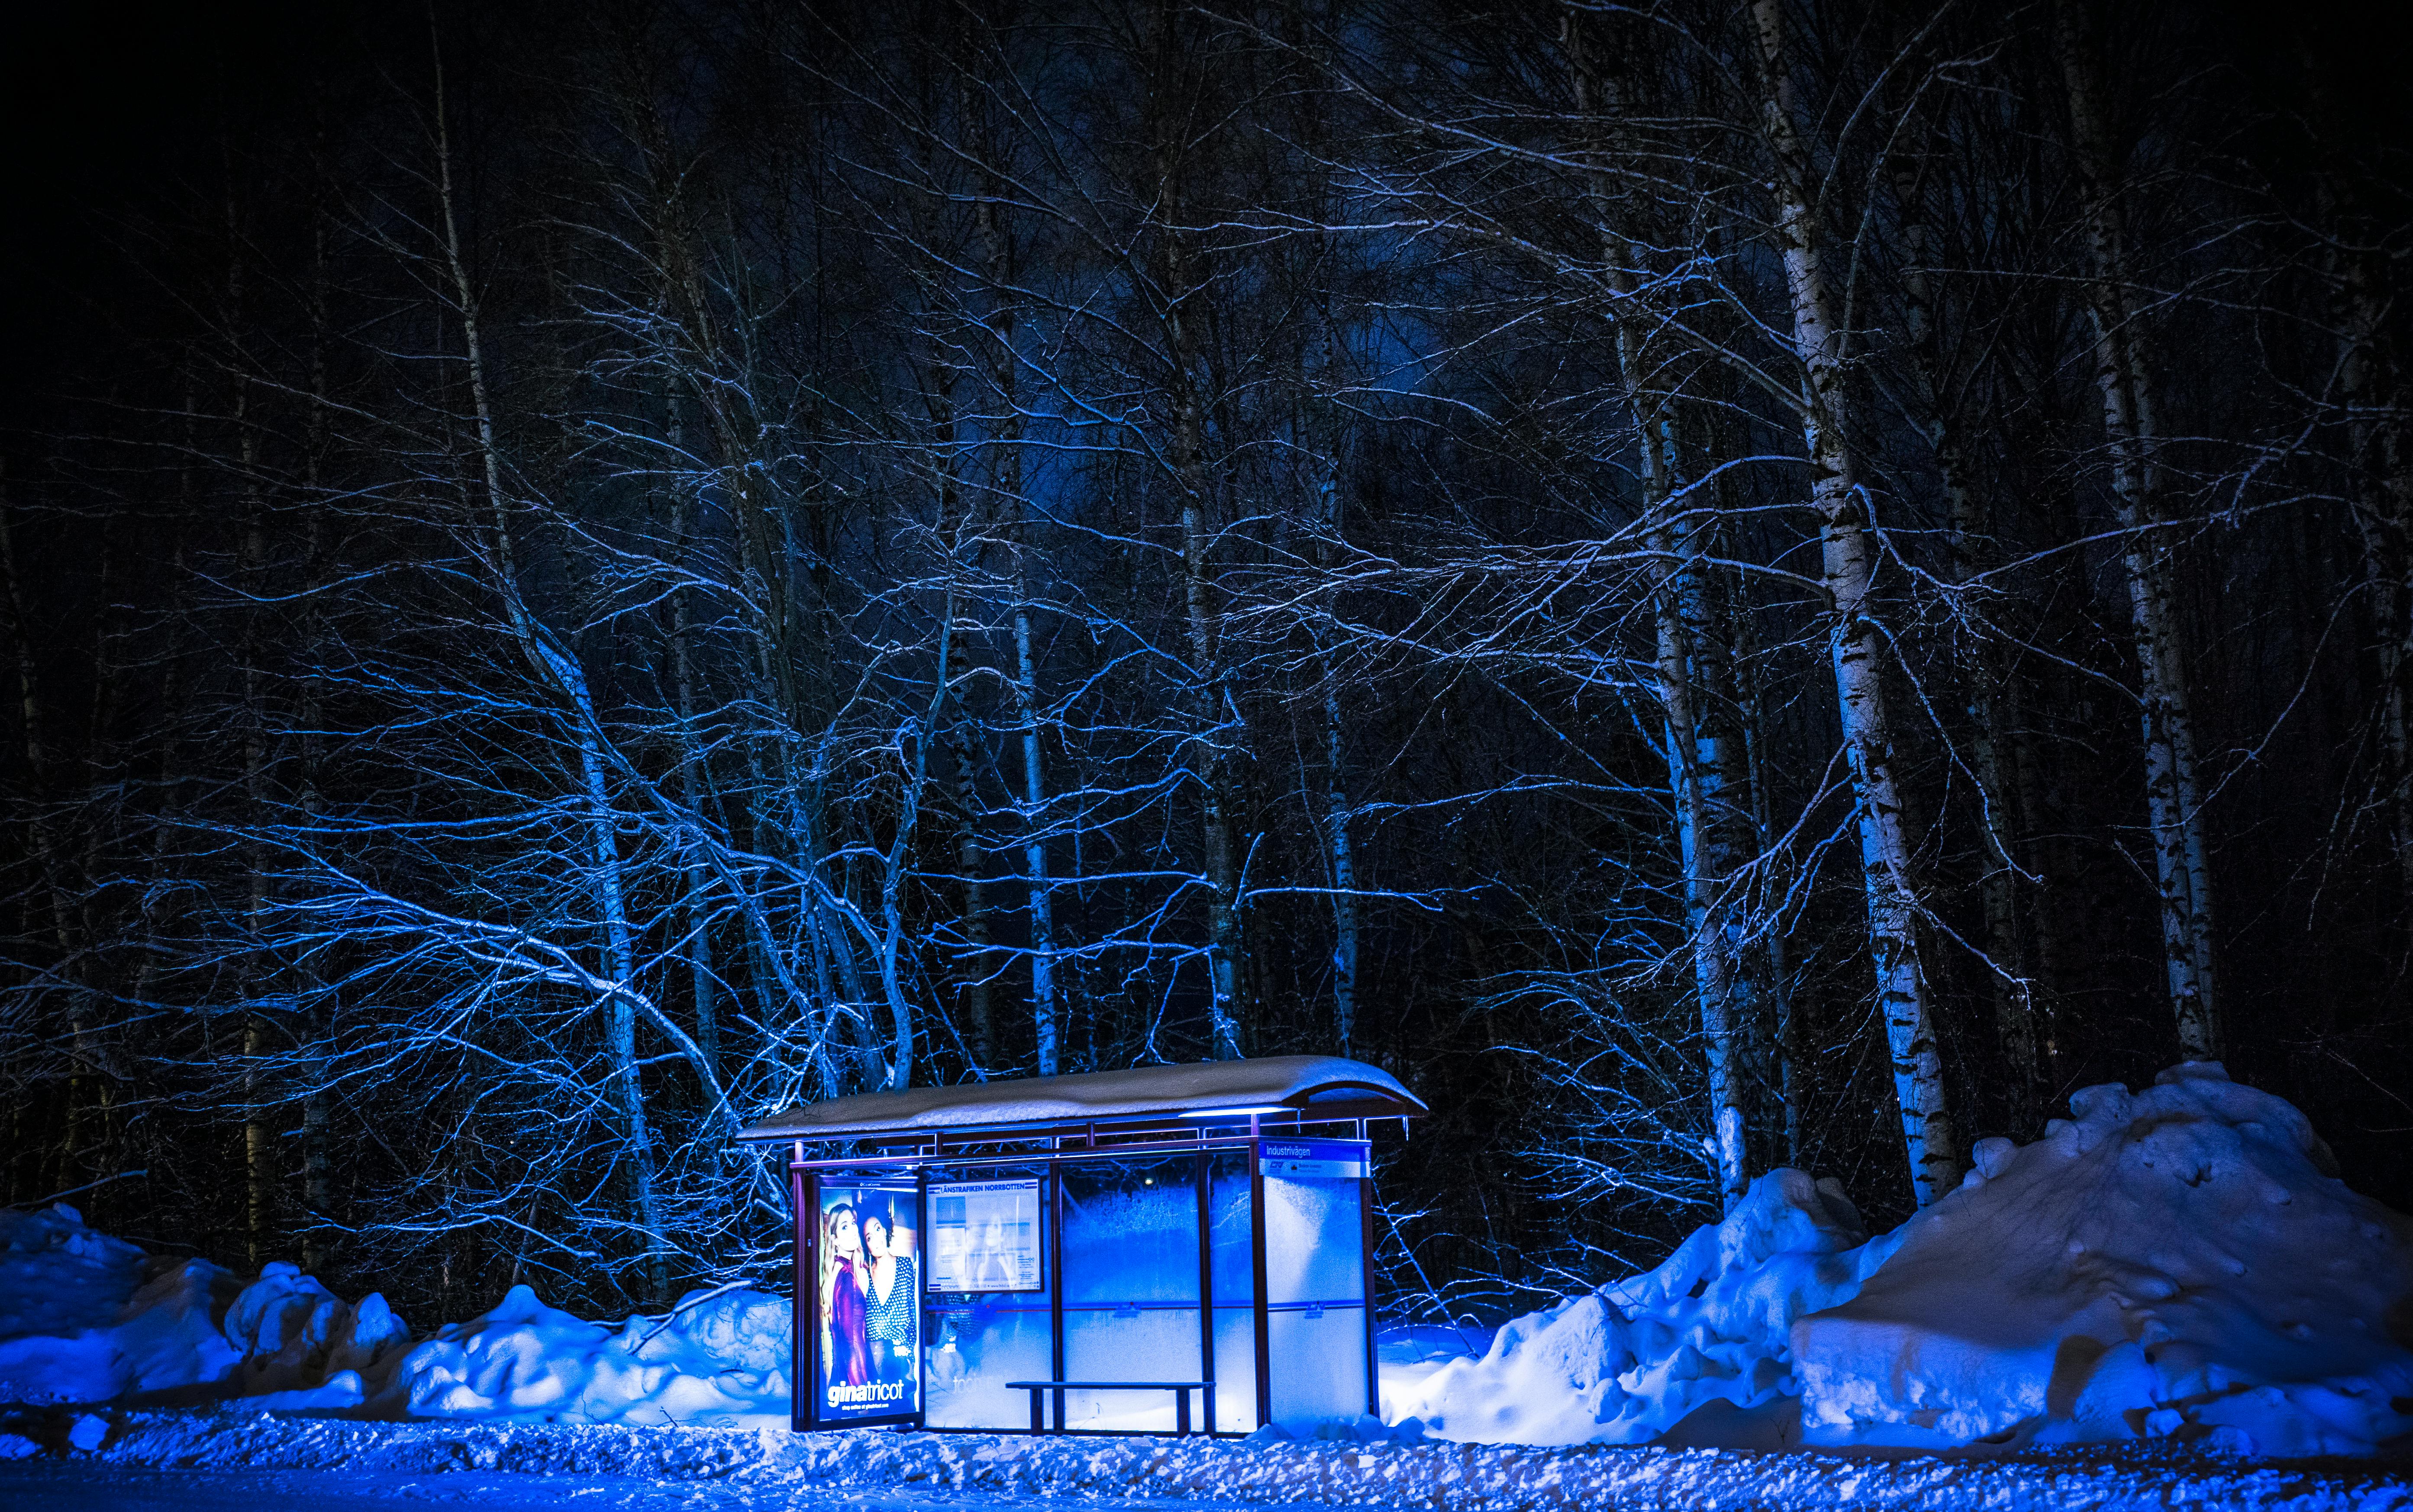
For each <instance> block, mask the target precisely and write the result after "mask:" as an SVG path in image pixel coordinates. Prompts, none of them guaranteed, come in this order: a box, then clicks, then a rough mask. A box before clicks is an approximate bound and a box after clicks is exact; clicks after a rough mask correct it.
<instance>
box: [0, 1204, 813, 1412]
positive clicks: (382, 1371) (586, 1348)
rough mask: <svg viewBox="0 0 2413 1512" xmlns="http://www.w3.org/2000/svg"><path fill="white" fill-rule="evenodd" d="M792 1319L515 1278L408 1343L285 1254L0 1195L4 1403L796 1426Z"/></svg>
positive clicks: (747, 1294)
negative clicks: (621, 1318) (168, 1241)
mask: <svg viewBox="0 0 2413 1512" xmlns="http://www.w3.org/2000/svg"><path fill="white" fill-rule="evenodd" d="M790 1317H791V1314H790V1310H789V1306H788V1302H787V1299H786V1298H784V1297H767V1296H764V1295H763V1294H762V1293H761V1292H752V1291H739V1290H731V1289H717V1290H713V1291H707V1292H696V1293H691V1294H689V1295H688V1297H685V1298H683V1299H682V1300H681V1301H680V1302H679V1304H678V1305H677V1306H676V1307H675V1308H674V1309H673V1311H672V1312H670V1314H668V1315H667V1316H652V1317H647V1316H639V1317H634V1318H630V1319H629V1320H628V1321H627V1322H626V1323H624V1324H622V1325H620V1326H618V1327H610V1326H606V1325H603V1324H598V1323H589V1322H586V1321H585V1320H584V1319H581V1318H577V1317H573V1316H571V1315H570V1313H567V1312H560V1311H558V1310H557V1309H554V1308H549V1307H546V1306H545V1305H544V1304H543V1303H542V1302H540V1301H539V1300H538V1299H537V1297H536V1294H535V1293H534V1292H533V1291H531V1290H529V1289H528V1288H527V1287H526V1286H514V1287H512V1288H511V1291H510V1293H509V1294H508V1295H507V1296H505V1297H504V1298H503V1300H502V1303H501V1305H500V1306H498V1307H496V1308H495V1309H494V1311H492V1312H488V1313H486V1314H484V1315H483V1316H481V1317H478V1318H473V1319H471V1320H470V1321H468V1322H467V1323H461V1324H454V1325H452V1326H451V1327H445V1328H441V1329H439V1330H437V1333H436V1335H435V1337H434V1338H432V1339H429V1340H427V1341H426V1342H421V1343H417V1344H416V1346H415V1347H414V1342H413V1340H412V1337H411V1333H410V1330H409V1328H408V1327H407V1326H405V1324H404V1323H403V1321H402V1319H400V1318H399V1317H396V1316H395V1315H394V1313H393V1312H392V1309H391V1308H389V1307H388V1306H387V1305H386V1302H385V1298H384V1297H380V1296H377V1295H376V1294H375V1293H372V1294H370V1295H369V1296H367V1297H363V1298H362V1299H361V1300H359V1301H357V1302H347V1301H345V1300H343V1299H342V1298H340V1297H336V1296H335V1295H334V1294H333V1293H332V1292H330V1291H328V1290H327V1288H326V1287H324V1286H322V1285H320V1284H319V1283H318V1282H317V1281H316V1280H314V1279H312V1278H311V1277H308V1276H305V1275H303V1274H302V1272H301V1271H300V1269H299V1268H298V1267H294V1266H291V1265H288V1264H285V1263H283V1262H276V1263H274V1264H271V1265H269V1266H268V1267H265V1268H264V1269H263V1270H262V1271H261V1272H260V1276H259V1280H257V1281H255V1282H252V1283H251V1284H250V1285H248V1286H246V1285H244V1284H243V1282H241V1281H240V1279H238V1278H237V1277H236V1276H234V1275H233V1274H232V1273H231V1272H229V1271H227V1270H225V1269H223V1268H221V1267H217V1266H214V1265H211V1264H210V1263H209V1262H207V1261H205V1260H185V1261H177V1260H171V1259H162V1258H157V1257H154V1256H150V1255H146V1254H144V1253H142V1252H141V1250H138V1249H136V1248H135V1247H134V1246H133V1245H130V1244H127V1243H126V1242H125V1241H124V1240H122V1239H115V1238H110V1237H109V1236H108V1235H105V1234H97V1233H95V1232H94V1231H93V1230H91V1229H89V1228H87V1227H85V1226H84V1223H83V1220H82V1218H81V1215H79V1214H78V1213H77V1212H76V1210H75V1209H74V1208H67V1207H64V1206H62V1207H55V1208H48V1209H46V1210H44V1211H41V1212H34V1213H27V1212H17V1211H12V1210H7V1209H0V1402H20V1403H26V1404H32V1405H48V1404H61V1403H77V1404H92V1403H99V1402H110V1401H141V1402H146V1403H153V1404H163V1405H164V1404H192V1403H199V1402H204V1401H225V1400H240V1401H242V1402H243V1403H244V1406H246V1407H248V1408H251V1409H254V1410H259V1411H274V1410H301V1409H313V1410H319V1411H338V1410H347V1409H357V1410H360V1411H362V1412H363V1413H364V1414H370V1415H376V1416H419V1417H497V1418H507V1419H514V1420H519V1421H543V1422H568V1423H607V1422H621V1423H674V1422H676V1423H711V1424H719V1425H725V1426H741V1427H750V1426H758V1425H762V1424H770V1423H776V1424H780V1425H784V1424H785V1423H786V1422H787V1420H788V1360H789V1334H790V1327H791V1324H790Z"/></svg>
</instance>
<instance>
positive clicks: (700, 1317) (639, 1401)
mask: <svg viewBox="0 0 2413 1512" xmlns="http://www.w3.org/2000/svg"><path fill="white" fill-rule="evenodd" d="M791 1333H792V1311H791V1309H790V1307H789V1305H788V1302H787V1299H786V1298H784V1297H767V1296H764V1295H763V1294H762V1293H761V1292H751V1291H735V1290H721V1291H711V1292H698V1293H692V1294H690V1295H689V1297H688V1298H687V1299H686V1300H683V1301H682V1302H681V1303H680V1304H679V1306H678V1307H677V1308H675V1309H674V1310H673V1312H671V1314H670V1316H669V1317H667V1318H659V1317H644V1316H640V1317H634V1318H630V1319H629V1321H628V1322H627V1323H626V1324H624V1325H622V1326H621V1327H619V1328H618V1329H617V1330H614V1329H613V1328H611V1327H606V1326H605V1325H602V1324H600V1323H589V1322H586V1321H585V1320H584V1319H582V1318H578V1317H574V1316H572V1315H571V1314H570V1313H568V1312H561V1311H560V1310H559V1309H557V1308H550V1307H547V1306H545V1305H544V1304H543V1303H542V1302H540V1301H539V1300H537V1296H536V1293H535V1292H533V1291H531V1290H529V1289H528V1288H527V1287H526V1286H514V1287H512V1288H511V1291H510V1293H509V1294H508V1295H507V1296H505V1297H504V1298H503V1300H502V1303H501V1305H500V1306H498V1307H496V1309H495V1310H494V1311H493V1312H488V1313H486V1314H485V1315H484V1316H483V1317H481V1318H476V1319H473V1320H471V1321H470V1322H468V1323H464V1324H456V1325H454V1326H452V1327H449V1328H445V1329H443V1330H441V1331H440V1332H438V1333H437V1336H436V1337H435V1338H434V1339H432V1340H430V1341H428V1342H426V1343H423V1344H421V1345H420V1346H419V1347H418V1348H416V1349H414V1350H412V1351H411V1352H410V1353H409V1355H408V1356H406V1357H405V1358H404V1359H403V1360H402V1361H401V1362H400V1365H399V1368H398V1369H397V1370H396V1371H395V1373H394V1378H393V1383H392V1386H390V1387H389V1388H388V1391H387V1393H386V1395H385V1397H384V1398H383V1399H382V1400H381V1401H380V1402H379V1403H378V1405H384V1406H391V1407H396V1408H400V1409H403V1410H406V1411H407V1412H408V1414H409V1415H410V1416H414V1417H501V1418H515V1419H521V1420H526V1421H538V1422H559V1423H648V1424H658V1423H687V1424H708V1425H714V1426H723V1427H749V1426H772V1425H778V1426H783V1427H784V1426H785V1425H786V1424H787V1422H788V1418H789V1403H788V1390H789V1379H788V1369H789V1355H790V1349H791V1343H790V1336H791Z"/></svg>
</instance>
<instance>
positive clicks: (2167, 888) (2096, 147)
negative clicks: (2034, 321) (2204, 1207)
mask: <svg viewBox="0 0 2413 1512" xmlns="http://www.w3.org/2000/svg"><path fill="white" fill-rule="evenodd" d="M2083 24H2084V23H2083V21H2082V18H2081V17H2080V12H2079V7H2078V6H2077V5H2076V4H2075V3H2074V0H2059V3H2058V4H2056V6H2055V7H2054V26H2053V43H2054V50H2055V52H2057V53H2058V54H2059V61H2060V64H2061V68H2062V78H2063V82H2064V83H2065V87H2066V89H2067V91H2068V95H2069V117H2070V135H2071V138H2072V145H2073V146H2074V148H2075V149H2076V151H2075V154H2074V156H2075V159H2076V161H2077V164H2078V169H2079V175H2080V191H2081V200H2082V209H2083V212H2084V215H2085V220H2086V239H2087V250H2088V257H2089V261H2090V264H2091V268H2090V272H2091V274H2092V276H2091V277H2090V279H2089V282H2088V289H2087V292H2088V305H2089V309H2090V312H2091V314H2092V317H2093V319H2094V325H2095V385H2096V387H2097V389H2098V390H2099V391H2100V392H2101V393H2102V398H2103V429H2104V433H2105V436H2106V437H2107V438H2108V439H2109V441H2110V451H2111V493H2112V501H2113V506H2114V510H2115V512H2116V513H2117V515H2118V517H2119V522H2120V528H2121V532H2122V537H2123V539H2122V544H2121V569H2122V574H2123V576H2124V579H2125V580H2126V586H2127V590H2128V614H2129V624H2130V630H2131V633H2132V636H2133V639H2134V642H2135V645H2136V651H2137V673H2138V698H2139V704H2140V714H2141V723H2142V726H2143V739H2144V758H2145V762H2144V764H2145V808H2146V818H2147V823H2148V826H2149V828H2150V830H2151V832H2152V836H2153V844H2154V878H2155V882H2156V884H2157V886H2158V888H2159V892H2160V897H2161V912H2162V954H2163V962H2164V967H2165V975H2166V978H2167V980H2168V983H2169V994H2170V1003H2171V1008H2172V1011H2173V1015H2174V1016H2175V1018H2176V1020H2177V1026H2178V1038H2179V1052H2180V1054H2181V1055H2183V1056H2184V1057H2186V1058H2187V1059H2189V1060H2217V1059H2219V1056H2220V1052H2221V1033H2220V1016H2219V1004H2218V1001H2217V1000H2216V998H2215V997H2214V995H2213V958H2212V954H2213V953H2212V877H2211V857H2210V854H2209V851H2208V847H2207V844H2206V839H2205V833H2204V825H2203V793H2202V785H2201V783H2200V781H2199V780H2198V763H2197V759H2196V750H2195V723H2194V719H2193V716H2192V714H2191V712H2190V710H2189V708H2188V704H2187V689H2186V684H2187V678H2186V658H2185V645H2184V640H2183V639H2182V637H2181V634H2180V630H2179V622H2178V612H2177V607H2176V604H2175V601H2174V598H2175V595H2174V593H2173V591H2172V586H2171V583H2170V563H2169V556H2168V555H2167V553H2166V552H2165V550H2164V549H2163V544H2162V541H2161V540H2160V539H2159V538H2158V536H2157V534H2156V532H2157V529H2158V527H2159V526H2160V525H2161V523H2162V521H2161V511H2160V510H2159V508H2158V501H2157V500H2156V498H2155V497H2154V494H2155V490H2154V467H2155V465H2154V457H2153V444H2154V425H2153V418H2152V417H2153V401H2152V394H2151V391H2150V385H2149V381H2148V375H2147V372H2146V363H2145V358H2144V353H2143V350H2142V344H2141V340H2140V334H2139V321H2138V314H2137V311H2136V310H2135V309H2134V308H2133V307H2132V304H2131V302H2130V299H2129V296H2128V291H2127V290H2128V268H2127V248H2126V232H2125V228H2124V225H2123V217H2122V215H2121V210H2120V206H2119V202H2118V200H2116V198H2115V197H2114V196H2113V194H2112V192H2111V191H2112V185H2111V175H2112V154H2111V143H2110V129H2109V126H2108V125H2107V123H2106V122H2105V120H2104V118H2103V113H2102V108H2101V102H2100V101H2099V99H2098V98H2097V97H2096V93H2095V68H2094V64H2093V60H2092V58H2091V57H2090V56H2089V52H2088V44H2087V40H2086V36H2085V32H2084V30H2083Z"/></svg>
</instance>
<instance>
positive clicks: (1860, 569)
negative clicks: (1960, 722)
mask: <svg viewBox="0 0 2413 1512" xmlns="http://www.w3.org/2000/svg"><path fill="white" fill-rule="evenodd" d="M1752 16H1753V21H1754V25H1755V29H1756V31H1757V34H1758V35H1757V40H1758V45H1759V63H1760V67H1761V71H1762V76H1763V78H1762V82H1763V85H1764V93H1763V97H1762V107H1763V109H1762V120H1763V122H1764V129H1765V132H1766V136H1767V140H1768V146H1769V152H1770V154H1771V155H1772V156H1774V158H1775V166H1776V179H1775V188H1776V193H1777V222H1778V230H1779V233H1780V235H1781V237H1782V239H1783V252H1784V279H1785V288H1786V290H1787V293H1788V294H1789V296H1790V299H1791V304H1792V317H1793V341H1794V347H1795V350H1796V354H1797V355H1798V357H1799V361H1800V363H1801V364H1802V373H1803V384H1802V409H1801V431H1802V441H1803V444H1804V446H1805V447H1806V449H1807V451H1808V452H1809V460H1810V471H1811V503H1812V506H1813V509H1814V510H1815V511H1816V513H1817V517H1818V526H1819V529H1818V537H1819V550H1820V562H1821V567H1822V576H1823V581H1824V583H1825V586H1826V589H1827V592H1828V598H1829V600H1830V603H1831V608H1830V615H1831V617H1830V619H1829V622H1828V652H1829V657H1830V660H1831V661H1832V664H1833V667H1834V674H1835V693H1836V704H1837V708H1838V712H1839V713H1840V715H1841V717H1842V721H1843V744H1844V748H1845V750H1846V753H1847V755H1848V757H1849V759H1850V764H1851V772H1852V785H1853V793H1854V797H1855V799H1856V801H1857V805H1858V829H1859V837H1860V876H1861V885H1862V891H1863V893H1864V894H1865V895H1866V897H1867V899H1868V911H1869V948H1870V954H1871V956H1873V959H1874V964H1875V968H1876V987H1877V1007H1878V1012H1879V1015H1880V1016H1881V1017H1882V1018H1883V1019H1884V1022H1885V1028H1886V1043H1887V1049H1888V1051H1889V1052H1890V1055H1891V1059H1892V1062H1893V1083H1894V1096H1895V1100H1896V1102H1897V1103H1898V1104H1899V1105H1900V1108H1901V1113H1902V1144H1903V1147H1904V1150H1905V1153H1906V1154H1907V1156H1908V1159H1909V1164H1910V1180H1911V1191H1912V1193H1913V1194H1914V1195H1915V1196H1916V1197H1917V1201H1918V1205H1919V1206H1920V1207H1922V1208H1923V1207H1926V1206H1927V1205H1928V1204H1930V1203H1932V1202H1933V1201H1935V1200H1936V1199H1937V1198H1939V1197H1941V1196H1943V1195H1944V1194H1945V1193H1947V1192H1949V1191H1951V1190H1952V1188H1953V1186H1954V1184H1955V1183H1956V1182H1957V1181H1958V1179H1959V1177H1960V1160H1959V1147H1958V1138H1957V1135H1956V1134H1955V1131H1954V1128H1953V1123H1952V1115H1951V1110H1950V1108H1949V1106H1948V1104H1947V1097H1946V1094H1945V1086H1944V1064H1943V1060H1942V1058H1941V1056H1940V1055H1939V1053H1938V1050H1937V1046H1936V1040H1935V1029H1934V1024H1933V1021H1932V1015H1931V1009H1930V1004H1929V1001H1928V986H1927V978H1926V974H1925V972H1924V971H1922V969H1921V964H1920V959H1919V944H1918V914H1919V906H1918V898H1917V892H1916V890H1915V888H1914V886H1913V884H1912V882H1911V876H1910V867H1911V845H1910V838H1909V836H1908V834H1907V833H1906V827H1905V825H1904V823H1903V815H1902V794H1901V791H1900V788H1899V786H1898V783H1897V781H1896V778H1895V776H1894V770H1893V738H1894V737H1893V724H1892V719H1891V716H1890V714H1889V712H1888V711H1887V704H1886V691H1885V664H1886V655H1885V639H1884V637H1883V636H1882V635H1881V634H1880V633H1879V632H1878V630H1877V628H1876V625H1875V624H1874V622H1873V618H1872V617H1871V612H1872V607H1873V606H1872V605H1871V604H1870V601H1869V597H1870V589H1871V586H1872V583H1873V577H1874V573H1875V565H1876V545H1875V541H1873V539H1872V535H1871V531H1870V528H1869V526H1870V521H1869V514H1868V498H1867V496H1866V494H1865V493H1864V492H1863V491H1862V490H1861V488H1860V486H1859V483H1858V478H1857V477H1856V476H1855V473H1854V468H1853V461H1852V456H1851V452H1850V448H1849V446H1848V444H1847V442H1846V440H1845V437H1844V432H1843V420H1844V412H1845V395H1844V377H1843V368H1842V363H1841V362H1840V357H1841V354H1842V351H1841V348H1842V333H1841V332H1840V331H1838V330H1837V329H1836V326H1835V321H1834V318H1833V315H1832V310H1833V296H1832V292H1831V291H1830V289H1828V279H1827V274H1826V271H1825V269H1824V267H1823V266H1822V264H1821V261H1820V258H1819V232H1818V225H1817V207H1816V206H1815V205H1814V204H1813V202H1812V200H1811V191H1810V185H1812V184H1813V182H1814V178H1813V165H1812V164H1811V162H1810V159H1809V155H1808V153H1807V152H1806V151H1805V150H1804V148H1803V146H1802V143H1801V141H1800V139H1799V136H1798V135H1797V133H1796V130H1795V126H1794V119H1793V118H1794V101H1793V87H1792V81H1791V64H1792V58H1791V54H1790V51H1789V49H1788V48H1787V46H1786V41H1785V32H1784V0H1753V4H1752Z"/></svg>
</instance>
